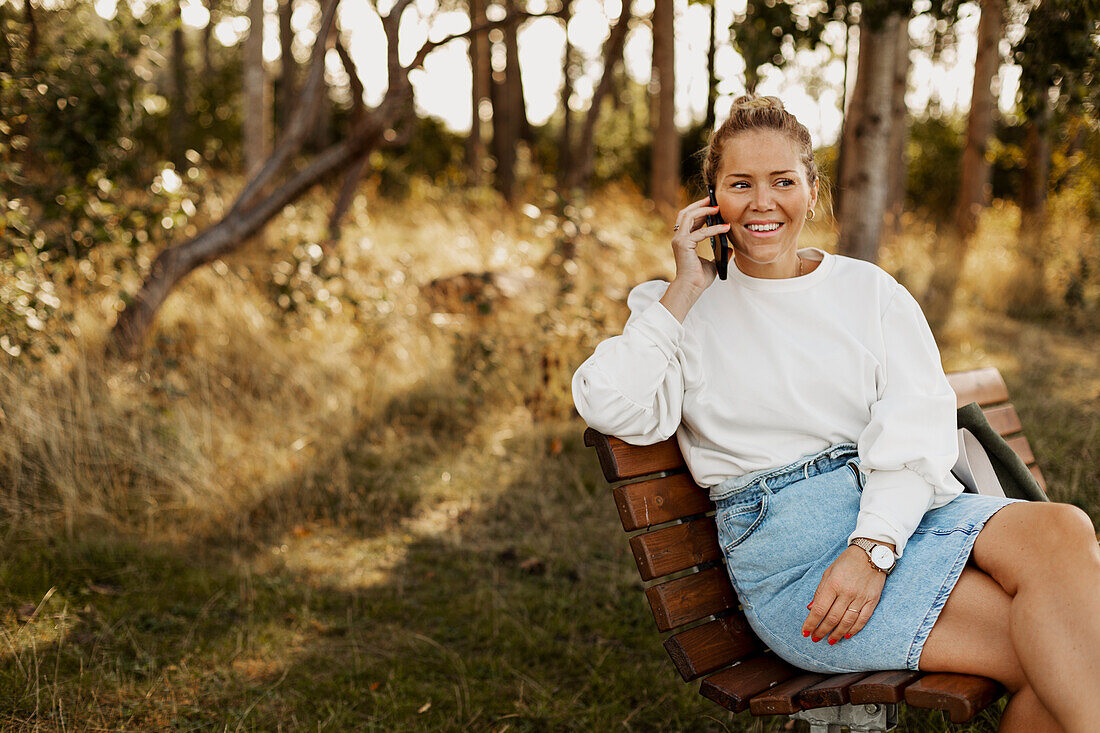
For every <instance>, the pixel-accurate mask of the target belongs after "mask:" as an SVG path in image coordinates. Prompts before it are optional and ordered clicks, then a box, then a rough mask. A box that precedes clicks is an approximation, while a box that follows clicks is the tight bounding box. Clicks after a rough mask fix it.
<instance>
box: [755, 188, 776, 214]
mask: <svg viewBox="0 0 1100 733" xmlns="http://www.w3.org/2000/svg"><path fill="white" fill-rule="evenodd" d="M752 207H753V208H754V209H756V210H757V211H768V210H769V209H771V208H772V195H771V191H769V190H768V189H767V187H766V186H758V187H757V189H756V191H755V192H754V193H753V197H752Z"/></svg>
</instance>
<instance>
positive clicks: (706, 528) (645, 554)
mask: <svg viewBox="0 0 1100 733" xmlns="http://www.w3.org/2000/svg"><path fill="white" fill-rule="evenodd" d="M630 550H631V552H633V553H634V561H635V562H637V563H638V573H639V574H641V576H642V580H653V579H654V578H660V577H661V576H663V575H669V574H671V573H675V572H678V571H680V570H687V569H688V568H691V567H695V566H696V565H701V564H703V563H705V562H714V561H716V560H721V559H722V548H721V547H719V545H718V529H717V528H716V527H715V525H714V518H713V517H704V518H701V519H696V520H695V521H692V522H684V523H683V524H674V525H673V526H671V527H665V528H663V529H657V530H654V531H652V532H645V533H644V534H639V535H635V536H633V537H631V538H630Z"/></svg>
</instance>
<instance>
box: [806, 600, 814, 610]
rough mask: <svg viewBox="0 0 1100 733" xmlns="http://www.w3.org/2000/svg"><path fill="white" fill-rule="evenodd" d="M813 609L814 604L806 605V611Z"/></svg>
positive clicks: (811, 602)
mask: <svg viewBox="0 0 1100 733" xmlns="http://www.w3.org/2000/svg"><path fill="white" fill-rule="evenodd" d="M813 607H814V602H813V601H810V602H809V603H807V604H806V609H807V610H809V609H811V608H813Z"/></svg>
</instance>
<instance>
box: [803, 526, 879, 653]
mask: <svg viewBox="0 0 1100 733" xmlns="http://www.w3.org/2000/svg"><path fill="white" fill-rule="evenodd" d="M885 584H886V573H883V572H881V571H879V570H876V569H875V568H874V567H872V565H871V563H870V562H868V560H867V553H866V552H864V551H863V550H861V549H860V548H858V547H854V546H851V545H849V546H848V547H847V548H846V549H845V550H844V552H842V553H840V557H838V558H837V559H836V560H834V561H833V564H832V565H830V566H829V567H828V569H827V570H826V571H825V572H824V573H823V574H822V576H821V582H820V583H818V585H817V590H816V591H815V592H814V598H813V601H812V602H811V603H810V605H809V606H808V608H809V609H810V614H809V616H807V617H806V620H805V621H804V622H802V635H803V636H809V637H811V638H812V639H813V640H814V641H820V640H822V639H826V638H828V640H829V643H830V644H835V643H837V642H838V641H840V640H841V639H846V638H849V637H851V636H853V635H855V634H858V633H859V632H860V630H861V629H862V628H863V627H864V626H866V625H867V622H868V621H869V620H870V619H871V614H873V613H874V612H875V607H876V606H878V599H879V596H881V595H882V587H883V586H884V585H885Z"/></svg>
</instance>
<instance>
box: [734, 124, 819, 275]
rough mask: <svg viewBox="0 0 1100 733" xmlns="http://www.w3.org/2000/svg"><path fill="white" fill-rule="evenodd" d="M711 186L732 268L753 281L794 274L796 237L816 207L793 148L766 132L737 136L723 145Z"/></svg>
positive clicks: (812, 188)
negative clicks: (734, 263)
mask: <svg viewBox="0 0 1100 733" xmlns="http://www.w3.org/2000/svg"><path fill="white" fill-rule="evenodd" d="M721 161H722V162H721V165H719V167H718V176H717V179H716V183H715V196H716V198H717V199H718V207H719V209H720V210H721V213H722V218H723V219H725V220H726V221H727V222H728V223H729V224H730V231H729V236H730V240H731V244H733V247H734V256H735V257H736V260H737V266H738V267H739V268H740V269H741V271H742V272H744V273H745V274H747V275H751V276H754V277H791V276H792V275H793V274H794V273H795V272H797V269H794V268H797V266H798V265H797V263H798V260H797V255H796V254H795V252H796V251H797V248H798V235H799V233H800V232H801V231H802V225H803V224H804V223H805V222H806V215H807V213H808V212H809V210H810V209H811V208H813V205H814V203H815V202H816V201H817V183H816V182H814V183H812V184H811V183H810V182H809V180H808V179H807V172H806V167H805V166H804V165H803V164H802V161H801V159H800V156H799V152H798V146H797V144H796V143H795V141H793V140H792V139H791V138H790V137H788V136H787V135H784V134H783V133H781V132H775V131H772V130H753V131H750V132H742V133H739V134H737V135H735V136H734V137H732V138H730V139H729V140H727V141H726V145H725V149H724V150H723V151H722V159H721Z"/></svg>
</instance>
